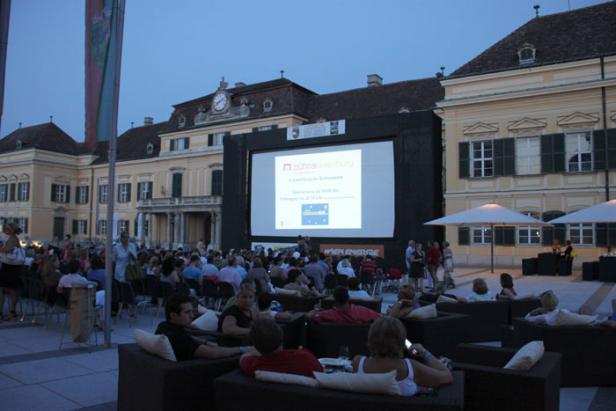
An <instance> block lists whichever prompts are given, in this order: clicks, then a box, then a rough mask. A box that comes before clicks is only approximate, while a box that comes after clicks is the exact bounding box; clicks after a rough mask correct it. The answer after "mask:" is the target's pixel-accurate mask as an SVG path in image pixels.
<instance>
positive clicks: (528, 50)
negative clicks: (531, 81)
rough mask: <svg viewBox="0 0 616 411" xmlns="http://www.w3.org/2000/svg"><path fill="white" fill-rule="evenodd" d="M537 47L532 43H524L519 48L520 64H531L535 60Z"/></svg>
mask: <svg viewBox="0 0 616 411" xmlns="http://www.w3.org/2000/svg"><path fill="white" fill-rule="evenodd" d="M535 52H536V50H535V47H534V46H533V45H532V44H528V43H526V44H523V45H522V47H520V49H519V50H518V59H519V61H520V64H531V63H534V62H535Z"/></svg>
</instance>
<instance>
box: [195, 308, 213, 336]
mask: <svg viewBox="0 0 616 411" xmlns="http://www.w3.org/2000/svg"><path fill="white" fill-rule="evenodd" d="M192 325H194V326H195V327H197V328H198V329H200V330H203V331H216V330H218V313H217V312H216V311H212V310H206V311H205V314H203V315H200V316H199V317H197V318H195V319H194V320H193V322H192Z"/></svg>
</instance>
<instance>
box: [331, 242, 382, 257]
mask: <svg viewBox="0 0 616 411" xmlns="http://www.w3.org/2000/svg"><path fill="white" fill-rule="evenodd" d="M319 251H320V252H322V253H323V254H325V255H337V256H343V255H351V256H366V255H371V256H373V257H383V256H384V255H385V246H383V245H361V244H321V245H320V246H319Z"/></svg>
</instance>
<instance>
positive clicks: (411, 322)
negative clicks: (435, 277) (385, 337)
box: [402, 311, 468, 358]
mask: <svg viewBox="0 0 616 411" xmlns="http://www.w3.org/2000/svg"><path fill="white" fill-rule="evenodd" d="M467 318H468V316H466V315H464V314H456V313H446V312H442V311H439V313H438V317H436V318H430V319H425V320H420V319H411V318H403V319H402V324H404V327H405V328H406V335H407V338H408V339H409V340H410V341H411V342H413V343H421V344H423V345H424V346H425V347H426V348H427V349H429V350H430V351H431V352H432V353H434V354H436V355H439V356H440V355H444V356H446V357H450V358H452V357H453V354H454V352H455V349H456V345H458V344H459V343H461V342H463V341H464V339H465V335H466V334H465V332H466V330H465V327H466V326H467V324H468V322H467Z"/></svg>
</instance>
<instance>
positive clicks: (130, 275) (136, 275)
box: [124, 253, 144, 282]
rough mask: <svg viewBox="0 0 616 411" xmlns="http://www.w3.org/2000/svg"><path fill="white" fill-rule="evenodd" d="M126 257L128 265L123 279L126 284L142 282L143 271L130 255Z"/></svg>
mask: <svg viewBox="0 0 616 411" xmlns="http://www.w3.org/2000/svg"><path fill="white" fill-rule="evenodd" d="M128 255H129V257H128V260H129V263H128V265H127V266H126V270H125V271H124V278H125V279H126V281H128V282H131V281H135V280H142V279H143V278H144V275H143V269H142V268H141V267H140V266H139V264H138V263H137V261H136V260H135V257H133V255H132V254H130V253H129V254H128Z"/></svg>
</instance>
